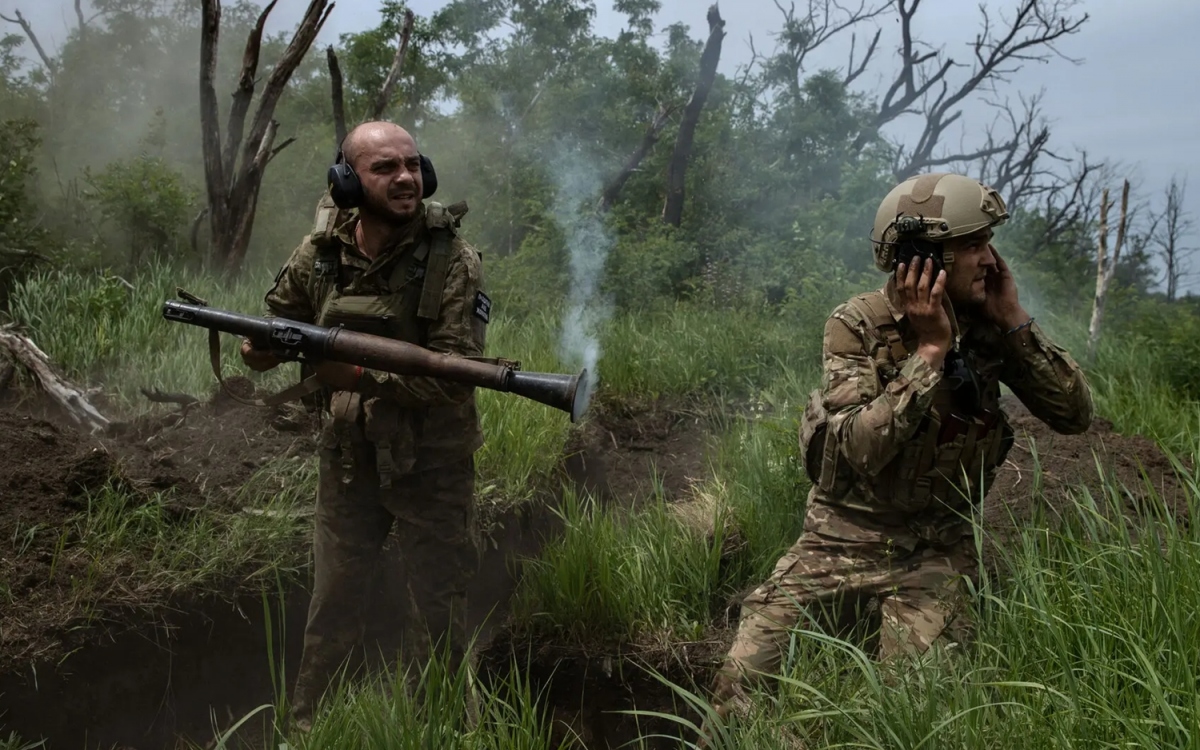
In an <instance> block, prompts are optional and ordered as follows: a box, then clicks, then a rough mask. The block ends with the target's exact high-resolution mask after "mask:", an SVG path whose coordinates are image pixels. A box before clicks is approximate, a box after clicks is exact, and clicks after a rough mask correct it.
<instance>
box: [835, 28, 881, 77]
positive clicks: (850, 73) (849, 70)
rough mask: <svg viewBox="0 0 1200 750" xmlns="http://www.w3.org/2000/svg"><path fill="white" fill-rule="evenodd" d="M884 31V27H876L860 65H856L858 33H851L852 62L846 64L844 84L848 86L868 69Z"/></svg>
mask: <svg viewBox="0 0 1200 750" xmlns="http://www.w3.org/2000/svg"><path fill="white" fill-rule="evenodd" d="M882 33H883V29H876V31H875V36H874V37H872V38H871V43H870V44H869V45H867V52H866V54H865V55H863V59H862V62H861V63H860V64H859V65H858V67H854V44H855V42H856V41H857V34H851V35H850V63H849V64H848V65H847V66H846V76H845V77H844V78H843V79H842V86H845V87H848V86H849V85H850V84H852V83H854V81H855V80H856V79H857V78H858V77H859V76H861V75H862V74H863V72H865V71H866V69H867V64H868V63H870V62H871V58H872V57H874V55H875V49H876V47H878V46H879V36H880V35H881V34H882Z"/></svg>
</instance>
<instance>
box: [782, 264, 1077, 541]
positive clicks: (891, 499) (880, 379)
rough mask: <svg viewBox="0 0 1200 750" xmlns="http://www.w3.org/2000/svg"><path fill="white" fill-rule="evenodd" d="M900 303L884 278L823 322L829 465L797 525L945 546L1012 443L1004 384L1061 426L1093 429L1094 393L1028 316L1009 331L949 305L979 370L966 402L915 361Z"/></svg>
mask: <svg viewBox="0 0 1200 750" xmlns="http://www.w3.org/2000/svg"><path fill="white" fill-rule="evenodd" d="M897 304H898V303H897V298H896V293H895V289H894V286H893V282H891V281H889V282H888V284H887V285H886V286H884V287H883V288H882V289H880V290H877V291H874V292H869V293H867V294H864V295H859V296H858V297H856V298H854V299H853V300H851V301H850V302H847V303H845V304H843V305H841V306H839V307H838V308H837V309H835V310H834V311H833V313H832V314H831V315H830V317H829V319H828V320H827V322H826V325H825V335H824V345H823V349H824V352H823V353H824V367H823V378H822V387H821V391H820V398H821V400H822V403H823V406H824V409H825V411H826V413H827V415H828V427H827V434H826V443H825V446H826V447H825V450H826V453H825V456H826V460H827V461H830V460H831V461H832V462H833V463H834V464H835V467H832V468H831V469H829V470H828V471H830V472H831V473H830V474H825V475H823V476H822V480H823V481H821V482H818V483H817V484H816V485H815V486H814V487H813V490H812V491H811V493H810V495H809V513H808V517H807V519H806V522H805V526H806V528H807V529H810V530H812V531H817V532H820V533H823V534H826V535H829V536H833V537H836V538H841V539H847V540H853V541H889V542H890V543H893V544H896V545H898V546H901V547H907V548H912V547H915V545H916V544H917V542H918V541H920V540H924V541H928V542H935V543H944V544H949V543H953V542H954V541H956V540H957V539H958V538H960V537H961V535H962V534H963V533H964V532H965V531H966V530H967V529H968V528H969V521H968V519H969V518H970V516H971V511H972V506H973V505H976V504H977V503H978V502H979V501H980V499H981V498H982V497H984V496H985V495H986V494H987V491H988V489H989V488H990V487H991V484H992V481H993V479H994V478H995V474H996V470H997V469H998V467H999V466H1000V465H1001V464H1002V463H1003V462H1004V460H1005V456H1006V454H1007V452H1008V449H1009V447H1010V446H1011V444H1012V440H1013V434H1012V429H1011V428H1010V427H1009V424H1008V420H1007V418H1006V416H1005V414H1004V413H1003V411H1002V410H1001V408H1000V403H999V400H1000V384H1001V383H1003V384H1005V385H1007V386H1008V387H1009V388H1010V389H1011V390H1012V392H1013V393H1014V394H1015V395H1016V396H1017V397H1018V398H1019V399H1020V400H1021V401H1022V402H1023V403H1024V404H1025V405H1026V406H1027V407H1028V408H1029V410H1030V412H1032V413H1033V415H1034V416H1036V417H1037V418H1039V419H1041V420H1042V421H1044V422H1045V423H1046V424H1048V425H1049V426H1050V427H1051V428H1052V429H1054V430H1055V431H1058V432H1060V433H1079V432H1083V431H1085V430H1086V429H1087V428H1088V426H1089V425H1090V424H1091V420H1092V411H1093V406H1092V396H1091V390H1090V388H1089V386H1088V384H1087V381H1086V380H1085V378H1084V374H1083V371H1082V370H1081V369H1080V368H1079V366H1078V365H1077V364H1076V363H1075V361H1074V360H1073V359H1072V358H1071V356H1070V355H1069V354H1068V353H1067V352H1066V351H1065V350H1063V349H1062V348H1061V347H1059V346H1057V345H1056V344H1054V343H1053V342H1052V341H1051V340H1050V339H1049V338H1048V337H1047V336H1046V335H1045V333H1044V332H1043V331H1042V330H1041V328H1040V327H1039V326H1038V325H1037V323H1036V322H1035V323H1033V324H1032V325H1030V326H1028V327H1026V328H1024V329H1021V330H1020V331H1017V332H1014V333H1010V334H1006V333H1005V332H1002V331H1000V329H999V328H998V327H997V326H996V325H995V324H993V323H990V322H988V321H984V320H970V319H968V318H964V317H961V316H960V317H958V318H957V319H956V317H955V315H954V313H953V311H952V310H949V312H950V315H951V325H952V328H953V330H954V333H955V338H956V340H957V342H958V346H957V349H958V351H959V352H960V353H961V355H962V358H963V360H964V361H965V362H966V364H967V365H968V366H969V367H970V368H971V370H973V372H974V373H975V378H974V379H973V380H974V381H975V383H976V384H977V390H976V391H975V392H976V393H977V394H978V397H977V399H971V398H969V397H966V396H964V394H968V393H969V392H970V390H971V389H970V388H969V387H968V388H966V390H964V388H963V386H959V387H957V388H956V385H958V381H957V379H955V378H953V377H948V376H947V374H946V373H945V371H941V372H939V371H935V370H934V369H932V368H931V367H930V366H929V365H928V364H927V363H926V362H925V360H924V359H922V358H921V357H919V356H916V354H915V352H916V349H917V339H916V334H915V333H914V332H913V330H912V328H911V326H910V325H909V323H908V321H907V319H905V317H904V316H903V314H902V313H901V312H900V311H899V309H898V307H897ZM947 307H948V309H949V305H947ZM968 380H970V378H968ZM964 399H965V401H964ZM965 403H970V404H971V405H970V406H967V405H965ZM826 477H832V478H831V479H830V480H829V481H825V479H826Z"/></svg>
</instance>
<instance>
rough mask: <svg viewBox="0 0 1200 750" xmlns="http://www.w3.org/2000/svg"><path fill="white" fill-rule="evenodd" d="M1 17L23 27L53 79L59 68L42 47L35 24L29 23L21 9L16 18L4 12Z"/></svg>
mask: <svg viewBox="0 0 1200 750" xmlns="http://www.w3.org/2000/svg"><path fill="white" fill-rule="evenodd" d="M0 18H2V19H4V20H5V21H8V22H9V23H14V24H16V25H18V26H20V27H21V30H22V31H24V32H25V36H26V37H27V38H28V39H29V41H30V43H31V44H33V48H34V49H35V50H37V53H38V57H40V58H41V59H42V65H44V66H45V67H46V72H47V73H48V74H49V75H50V78H51V79H53V78H54V76H55V74H57V73H58V68H57V67H56V66H55V64H54V60H52V59H50V56H49V55H47V54H46V49H45V48H44V47H42V43H41V41H39V40H38V37H37V34H35V33H33V25H32V24H30V23H29V20H28V19H26V18H25V16H23V15H21V11H19V10H18V11H16V18H9V17H8V16H6V15H3V14H0Z"/></svg>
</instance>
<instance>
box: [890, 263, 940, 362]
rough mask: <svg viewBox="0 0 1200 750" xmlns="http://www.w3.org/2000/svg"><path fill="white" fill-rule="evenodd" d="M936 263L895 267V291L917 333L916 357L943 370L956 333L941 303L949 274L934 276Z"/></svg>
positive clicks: (902, 264)
mask: <svg viewBox="0 0 1200 750" xmlns="http://www.w3.org/2000/svg"><path fill="white" fill-rule="evenodd" d="M933 265H934V264H933V261H932V260H926V259H924V258H920V257H917V258H915V259H914V260H913V263H912V265H911V266H908V265H906V264H904V263H901V264H900V265H899V266H898V267H897V268H896V292H897V294H898V296H899V297H900V304H901V306H902V311H903V312H904V315H905V317H907V318H908V320H909V323H910V324H911V325H912V327H913V330H914V331H916V333H917V354H918V355H919V356H920V357H922V358H923V359H924V360H925V361H926V362H928V363H929V366H930V367H932V368H934V369H935V370H940V369H941V368H942V363H943V361H944V360H945V358H946V352H948V351H950V343H951V339H952V338H953V331H951V329H950V316H949V315H948V314H947V313H946V308H945V306H944V305H943V304H942V295H943V293H944V292H945V289H946V272H945V271H944V270H941V271H938V273H937V277H936V278H935V277H934V276H933Z"/></svg>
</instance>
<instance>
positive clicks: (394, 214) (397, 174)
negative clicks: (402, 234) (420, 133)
mask: <svg viewBox="0 0 1200 750" xmlns="http://www.w3.org/2000/svg"><path fill="white" fill-rule="evenodd" d="M356 161H357V164H356V165H355V171H357V172H358V176H359V179H361V180H362V184H363V193H364V194H365V198H366V200H365V201H364V205H363V209H364V210H366V211H368V212H370V213H372V214H375V215H376V216H379V217H381V218H385V219H391V220H393V221H400V222H403V221H408V220H409V219H411V218H412V217H413V216H415V215H416V213H417V209H418V207H419V206H420V205H421V194H422V192H423V190H424V184H423V182H422V180H421V156H420V154H419V153H418V151H417V144H416V142H414V141H413V139H412V137H411V136H409V135H408V134H407V133H399V132H386V133H381V134H380V136H379V137H377V138H372V139H370V140H369V141H368V142H367V143H366V144H364V147H363V151H362V153H361V154H360V155H359V157H358V159H357V160H356Z"/></svg>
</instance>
